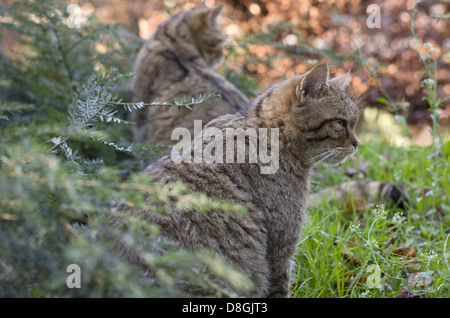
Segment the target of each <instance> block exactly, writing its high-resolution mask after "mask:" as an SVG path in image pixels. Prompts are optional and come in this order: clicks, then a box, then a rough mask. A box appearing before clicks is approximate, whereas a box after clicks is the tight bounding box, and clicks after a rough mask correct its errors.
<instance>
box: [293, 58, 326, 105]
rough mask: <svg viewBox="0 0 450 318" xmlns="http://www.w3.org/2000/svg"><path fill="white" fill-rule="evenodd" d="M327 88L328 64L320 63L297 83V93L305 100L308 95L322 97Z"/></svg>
mask: <svg viewBox="0 0 450 318" xmlns="http://www.w3.org/2000/svg"><path fill="white" fill-rule="evenodd" d="M326 90H328V65H326V64H319V65H317V66H316V67H314V68H313V69H312V70H311V71H309V72H308V73H306V75H305V76H304V77H303V79H302V81H301V82H300V84H298V85H297V88H296V93H297V97H298V99H299V100H300V101H304V99H305V98H307V97H311V98H317V97H320V96H321V95H322V94H323V92H324V91H326Z"/></svg>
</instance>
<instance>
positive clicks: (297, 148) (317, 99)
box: [129, 64, 359, 297]
mask: <svg viewBox="0 0 450 318" xmlns="http://www.w3.org/2000/svg"><path fill="white" fill-rule="evenodd" d="M345 88H346V82H342V81H341V80H339V81H338V80H336V79H333V80H328V67H327V66H326V65H324V64H321V65H318V66H317V67H315V68H314V69H313V70H311V71H310V72H309V73H307V74H305V75H300V76H296V77H293V78H291V79H288V80H285V81H283V82H281V83H278V84H275V85H274V86H272V87H271V88H269V89H268V90H266V91H265V92H263V93H262V94H261V95H260V96H259V97H257V98H256V99H255V100H254V101H253V102H252V104H251V105H250V106H249V107H248V108H247V109H246V110H244V111H240V112H237V113H235V114H228V115H223V116H220V117H218V118H216V119H214V120H212V121H211V122H210V123H209V124H208V125H207V126H206V127H205V128H204V130H203V132H205V130H206V129H207V128H208V127H215V128H217V129H219V130H220V131H224V130H225V129H227V128H242V129H248V128H278V129H279V169H278V170H277V171H276V173H274V174H261V173H260V172H261V171H260V165H259V163H248V162H245V163H239V164H238V163H205V162H202V163H184V162H181V163H178V164H176V163H174V162H173V160H172V159H171V156H170V155H167V156H164V157H162V158H161V159H160V160H158V161H157V162H155V163H152V164H151V165H149V166H148V167H147V169H146V170H145V172H146V173H148V174H150V175H152V176H153V177H155V178H156V179H165V180H168V181H175V180H181V181H182V182H184V183H185V184H186V185H187V186H188V187H189V188H190V189H191V190H193V191H196V192H204V193H206V194H207V195H208V196H211V197H216V198H219V199H223V200H227V201H229V202H232V203H239V204H242V205H244V206H245V207H246V208H247V213H246V214H245V215H243V216H238V215H231V216H225V215H223V214H222V213H220V212H217V211H208V212H204V213H196V212H195V211H187V212H186V211H184V212H179V211H176V210H175V209H172V213H170V214H169V215H154V214H149V213H146V212H145V211H140V210H130V211H129V212H130V213H136V214H140V215H142V216H143V217H145V218H146V219H148V220H151V221H152V222H155V223H157V224H159V225H160V233H161V235H163V236H165V237H166V238H169V239H171V240H173V241H175V242H177V243H178V244H179V246H180V247H182V248H186V249H212V250H214V251H215V252H217V253H218V254H220V255H221V256H222V257H223V258H224V259H225V260H226V261H228V262H229V263H231V264H232V265H234V266H235V268H237V269H239V270H240V271H242V272H243V273H245V274H246V275H247V276H248V277H249V278H250V279H251V281H252V283H253V288H252V289H251V290H249V291H243V290H237V291H236V292H237V293H238V294H239V295H242V296H251V297H287V296H289V292H290V278H291V270H292V260H291V258H292V255H293V254H294V253H295V251H296V249H297V244H298V241H299V239H300V235H301V228H302V226H303V224H304V222H305V218H306V216H305V213H306V208H307V205H308V196H309V180H310V174H311V170H312V167H313V166H314V165H315V164H316V163H317V162H319V161H325V162H328V163H330V164H338V163H340V162H342V161H343V160H345V159H346V158H347V157H348V156H350V155H352V154H354V152H355V151H356V149H357V145H358V139H357V137H356V135H355V131H354V128H355V125H356V123H357V121H358V116H359V112H358V109H357V107H356V105H355V104H354V103H353V102H352V101H351V100H350V98H348V96H347V95H346V94H345ZM206 146H207V142H205V141H203V149H204V147H206ZM223 147H224V149H226V147H227V144H226V143H225V142H224V143H223ZM246 149H247V151H248V147H247V148H246ZM191 155H192V154H191ZM224 159H225V158H224ZM224 162H225V160H224ZM149 204H154V203H151V202H149Z"/></svg>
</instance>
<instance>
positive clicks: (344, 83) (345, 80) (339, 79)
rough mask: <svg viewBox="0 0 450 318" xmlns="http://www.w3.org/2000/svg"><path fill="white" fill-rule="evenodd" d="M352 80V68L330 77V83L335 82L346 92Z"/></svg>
mask: <svg viewBox="0 0 450 318" xmlns="http://www.w3.org/2000/svg"><path fill="white" fill-rule="evenodd" d="M351 81H352V76H351V75H350V70H348V72H347V73H345V74H343V75H339V76H336V77H335V78H333V79H330V80H329V81H328V83H332V84H335V85H337V86H339V87H340V89H342V90H343V91H344V92H345V91H347V89H348V87H349V86H350V82H351Z"/></svg>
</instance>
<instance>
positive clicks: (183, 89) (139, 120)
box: [132, 6, 249, 145]
mask: <svg viewBox="0 0 450 318" xmlns="http://www.w3.org/2000/svg"><path fill="white" fill-rule="evenodd" d="M222 11H223V7H221V6H218V7H214V8H212V9H207V8H199V9H194V10H191V11H187V12H182V13H180V14H177V15H175V16H172V17H171V18H170V19H168V20H167V21H166V22H164V23H163V24H162V25H160V27H159V28H158V30H157V31H156V33H155V34H154V35H153V37H152V38H151V39H150V40H148V41H147V42H146V43H145V44H144V46H143V47H142V49H141V51H140V52H139V54H138V56H137V58H136V62H135V66H134V72H136V73H137V76H136V78H135V79H134V81H133V84H132V90H133V101H134V102H139V101H143V102H152V101H159V102H170V101H171V100H172V99H173V98H179V97H183V96H192V97H198V96H199V95H200V94H204V93H207V92H208V93H219V94H220V95H221V96H222V99H213V100H208V101H206V102H205V103H203V104H200V105H195V106H193V107H192V110H189V109H187V108H184V107H182V108H180V109H176V108H168V107H151V108H144V109H141V110H138V111H136V112H134V115H133V116H134V118H133V119H134V121H135V122H136V127H135V131H134V140H135V141H136V142H144V143H161V144H164V145H168V144H172V143H173V142H172V141H171V140H170V137H171V133H172V131H173V130H174V129H175V128H177V127H185V128H187V129H189V130H190V131H191V134H192V133H193V125H194V120H195V119H197V120H202V121H203V123H204V124H206V123H207V122H209V121H210V120H212V119H214V118H216V117H218V116H221V115H224V114H229V113H234V112H236V111H239V110H241V109H242V108H244V107H245V106H246V105H247V104H248V102H249V101H248V99H247V98H246V97H245V95H243V94H242V93H241V92H240V91H239V90H238V89H237V88H236V87H235V86H234V85H233V84H231V83H230V82H229V81H227V80H226V78H225V77H223V76H222V75H220V74H219V73H217V72H216V71H215V70H214V66H215V64H217V63H218V62H219V61H220V60H221V59H222V58H223V43H224V34H223V33H222V30H221V28H220V25H219V21H220V16H221V14H222Z"/></svg>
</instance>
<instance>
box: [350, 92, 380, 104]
mask: <svg viewBox="0 0 450 318" xmlns="http://www.w3.org/2000/svg"><path fill="white" fill-rule="evenodd" d="M377 90H378V89H377V88H374V89H372V90H370V91H368V92H366V93H364V94H363V95H362V96H361V94H360V95H359V96H358V97H357V98H356V100H355V102H354V103H355V104H356V106H358V108H359V107H361V106H362V105H364V104H365V103H367V102H369V101H372V100H374V98H372V99H369V100H367V99H366V98H367V97H368V96H370V95H371V94H372V93H373V92H376V91H377Z"/></svg>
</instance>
